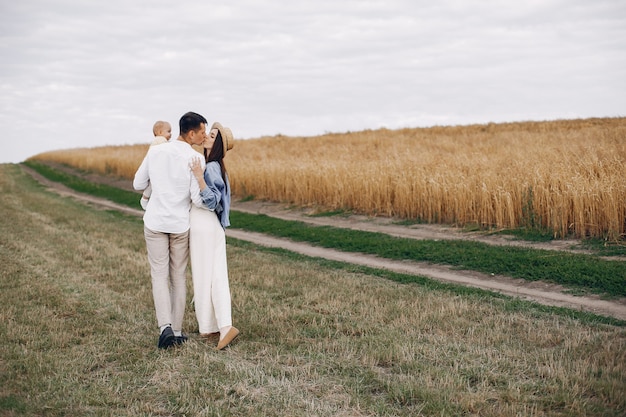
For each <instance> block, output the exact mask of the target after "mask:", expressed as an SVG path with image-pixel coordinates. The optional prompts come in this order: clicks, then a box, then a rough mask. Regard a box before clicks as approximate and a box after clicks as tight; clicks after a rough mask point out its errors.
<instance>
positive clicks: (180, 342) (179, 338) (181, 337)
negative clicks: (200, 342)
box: [174, 333, 189, 345]
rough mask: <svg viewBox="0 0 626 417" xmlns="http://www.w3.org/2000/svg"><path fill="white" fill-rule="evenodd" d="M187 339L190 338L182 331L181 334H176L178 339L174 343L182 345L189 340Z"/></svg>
mask: <svg viewBox="0 0 626 417" xmlns="http://www.w3.org/2000/svg"><path fill="white" fill-rule="evenodd" d="M187 339H189V338H188V337H187V336H185V335H184V334H182V333H181V335H180V336H176V340H175V341H174V344H176V345H182V344H183V343H185V342H186V341H187Z"/></svg>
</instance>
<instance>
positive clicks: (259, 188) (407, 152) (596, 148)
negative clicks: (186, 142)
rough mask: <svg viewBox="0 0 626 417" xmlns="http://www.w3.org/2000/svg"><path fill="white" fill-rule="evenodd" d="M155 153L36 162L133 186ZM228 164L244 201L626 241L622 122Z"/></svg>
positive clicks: (357, 137)
mask: <svg viewBox="0 0 626 417" xmlns="http://www.w3.org/2000/svg"><path fill="white" fill-rule="evenodd" d="M233 128H234V129H233V130H234V131H235V134H236V127H233ZM147 149H148V145H147V144H145V145H131V146H106V147H98V148H86V149H70V150H59V151H54V152H46V153H42V154H39V155H35V156H34V157H32V158H31V159H35V160H41V161H53V162H59V163H63V164H67V165H70V166H73V167H76V168H79V169H82V170H85V171H95V172H98V173H104V174H107V175H112V176H118V177H122V178H127V179H132V177H133V175H134V173H135V170H136V169H137V167H138V166H139V164H140V163H141V160H142V158H143V157H144V155H145V153H146V151H147ZM226 161H227V164H228V169H229V173H230V177H231V184H232V190H233V194H234V195H235V196H236V197H239V198H250V197H254V198H255V199H262V200H271V201H278V202H284V203H288V204H294V205H298V206H316V207H319V208H320V209H323V210H345V211H351V212H356V213H361V214H366V215H372V216H390V217H396V218H399V219H406V220H413V221H420V222H427V223H441V224H451V225H456V226H467V225H478V226H480V227H481V228H485V229H492V228H498V229H510V228H519V227H529V228H533V229H539V230H544V231H549V232H551V233H552V234H553V235H554V236H555V237H567V236H571V237H578V238H581V237H594V238H602V239H608V240H623V239H624V237H625V233H626V231H625V227H626V118H601V119H578V120H558V121H546V122H520V123H502V124H486V125H469V126H448V127H445V126H442V127H431V128H406V129H398V130H389V129H379V130H367V131H361V132H347V133H331V134H325V135H321V136H316V137H287V136H283V135H277V136H273V137H262V138H258V139H250V140H239V141H237V143H236V146H235V148H234V149H233V150H232V151H230V152H229V153H228V155H227V158H226Z"/></svg>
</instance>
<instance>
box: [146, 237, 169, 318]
mask: <svg viewBox="0 0 626 417" xmlns="http://www.w3.org/2000/svg"><path fill="white" fill-rule="evenodd" d="M144 236H145V238H146V249H147V250H148V261H149V262H150V273H151V275H152V297H153V298H154V309H155V311H156V317H157V324H158V325H159V327H162V326H165V325H168V324H169V325H171V324H172V301H171V297H170V288H169V287H170V285H169V274H170V268H169V264H170V251H169V246H170V243H169V235H168V234H167V233H160V232H154V231H152V230H150V229H148V228H146V227H144Z"/></svg>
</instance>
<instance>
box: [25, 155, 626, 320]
mask: <svg viewBox="0 0 626 417" xmlns="http://www.w3.org/2000/svg"><path fill="white" fill-rule="evenodd" d="M22 168H23V169H24V170H25V171H26V172H27V173H29V174H30V175H32V176H33V177H34V178H35V179H36V180H37V181H39V182H40V183H42V184H43V185H44V186H46V187H47V188H48V189H50V190H52V191H54V192H56V193H58V194H60V195H63V196H67V197H72V198H75V199H77V200H79V201H82V202H86V203H89V204H92V205H94V206H96V207H102V208H106V209H112V210H120V211H123V212H125V213H128V214H132V215H137V216H142V215H143V211H142V210H140V209H132V208H128V207H125V206H121V205H119V204H116V203H113V202H111V201H108V200H104V199H100V198H96V197H92V196H88V195H84V194H80V193H77V192H75V191H73V190H71V189H69V188H67V187H65V186H64V185H62V184H59V183H55V182H52V181H49V180H47V179H46V178H44V177H42V176H41V175H39V174H37V173H36V172H35V171H33V170H31V169H30V168H28V167H26V166H24V165H22ZM72 173H73V174H76V172H72ZM86 178H87V179H89V180H90V181H93V182H102V183H108V184H110V185H116V186H118V187H121V188H126V189H132V187H131V186H130V182H129V181H122V182H118V181H116V180H113V181H116V182H117V183H116V184H111V181H112V180H111V179H110V178H109V179H107V177H98V176H94V175H89V176H86ZM137 199H138V201H139V194H138V195H137ZM137 205H138V206H139V203H138V204H137ZM233 209H234V210H239V211H244V212H248V213H259V214H266V215H268V216H273V217H278V218H281V219H285V220H297V221H303V222H307V223H311V224H317V225H328V226H335V227H341V228H349V229H355V230H365V231H372V232H380V233H388V234H390V235H393V236H399V237H405V238H414V239H465V240H473V241H479V242H483V243H488V244H493V245H511V246H526V247H532V248H535V249H546V250H560V251H572V252H581V251H579V250H575V249H572V248H571V246H573V245H574V244H575V243H576V242H575V241H565V242H564V241H559V242H550V243H535V242H523V241H516V240H510V239H507V238H505V237H501V236H493V235H485V234H481V233H462V232H461V231H459V230H456V229H454V228H447V227H441V226H432V225H412V226H398V225H394V224H393V223H392V221H391V220H389V219H381V218H374V219H373V218H368V217H364V216H355V215H350V216H345V217H339V216H332V217H311V216H310V210H306V209H293V208H289V207H286V206H284V205H280V204H272V203H266V202H257V201H250V202H237V201H235V202H233ZM226 234H227V236H228V237H232V238H235V239H240V240H245V241H249V242H252V243H255V244H258V245H262V246H267V247H276V248H282V249H286V250H289V251H292V252H297V253H300V254H303V255H307V256H312V257H319V258H325V259H330V260H334V261H340V262H347V263H352V264H358V265H363V266H367V267H372V268H379V269H387V270H390V271H394V272H399V273H405V274H411V275H420V276H425V277H428V278H432V279H435V280H438V281H443V282H449V283H454V284H459V285H466V286H470V287H475V288H482V289H486V290H490V291H496V292H499V293H502V294H506V295H510V296H515V297H520V298H523V299H526V300H531V301H535V302H538V303H541V304H545V305H551V306H558V307H567V308H572V309H575V310H582V311H588V312H592V313H595V314H599V315H604V316H610V317H615V318H618V319H620V320H626V298H622V299H619V300H602V299H600V297H598V296H594V295H590V296H573V295H570V294H567V293H566V292H565V291H566V289H565V288H564V287H561V286H559V285H555V284H547V283H544V282H529V281H525V280H521V279H512V278H509V277H504V276H498V275H487V274H482V273H478V272H474V271H459V270H455V269H451V268H449V267H446V266H442V265H432V264H427V263H421V262H410V261H393V260H389V259H383V258H379V257H376V256H372V255H366V254H361V253H347V252H340V251H336V250H332V249H326V248H320V247H316V246H312V245H309V244H306V243H300V242H293V241H290V240H287V239H278V238H274V237H271V236H268V235H263V234H260V233H254V232H247V231H243V230H237V229H227V233H226Z"/></svg>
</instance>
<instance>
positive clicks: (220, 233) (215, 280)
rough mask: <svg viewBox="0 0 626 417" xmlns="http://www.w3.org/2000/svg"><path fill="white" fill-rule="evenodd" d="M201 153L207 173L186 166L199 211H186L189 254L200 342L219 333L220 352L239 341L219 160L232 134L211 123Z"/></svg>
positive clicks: (224, 178) (225, 187) (198, 164)
mask: <svg viewBox="0 0 626 417" xmlns="http://www.w3.org/2000/svg"><path fill="white" fill-rule="evenodd" d="M203 147H204V160H205V162H206V168H205V169H203V166H204V165H205V164H203V163H202V161H201V160H200V158H196V159H195V160H194V161H193V162H192V163H191V169H192V171H193V174H194V176H195V177H196V180H197V181H198V185H199V186H200V197H201V198H202V203H203V207H196V206H194V205H192V208H191V213H190V223H191V227H190V229H189V253H190V258H191V271H192V279H193V291H194V303H195V309H196V319H197V320H198V328H199V331H200V336H201V337H202V338H205V339H211V338H212V337H214V336H217V334H218V332H219V341H218V344H217V349H218V350H221V349H224V348H225V347H226V346H228V345H229V344H230V342H232V341H233V340H234V339H235V338H236V337H237V336H238V335H239V330H237V328H235V327H233V325H232V316H231V302H230V288H229V284H228V268H227V264H226V235H225V233H224V229H225V228H226V227H228V226H230V221H229V217H228V216H229V211H230V184H229V181H228V175H227V173H226V167H225V165H224V156H225V155H226V151H228V150H229V149H232V147H233V134H232V132H231V131H230V129H228V128H226V127H223V126H222V125H221V124H219V123H217V122H215V123H213V126H211V130H210V132H209V134H208V135H207V139H205V141H204V143H203Z"/></svg>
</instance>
